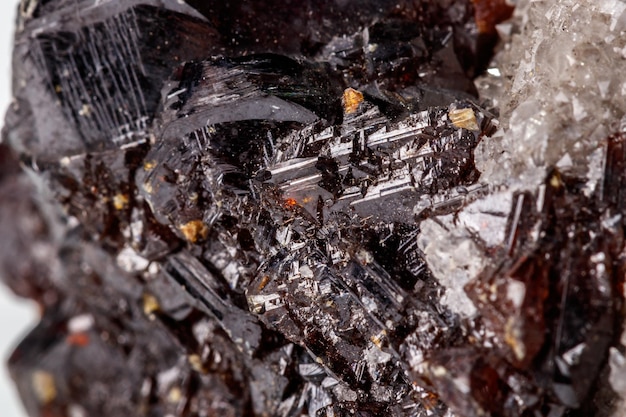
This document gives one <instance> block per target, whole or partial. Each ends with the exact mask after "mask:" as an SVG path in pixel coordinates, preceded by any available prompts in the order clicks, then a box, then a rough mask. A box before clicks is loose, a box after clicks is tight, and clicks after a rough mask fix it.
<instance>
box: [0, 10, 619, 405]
mask: <svg viewBox="0 0 626 417" xmlns="http://www.w3.org/2000/svg"><path fill="white" fill-rule="evenodd" d="M22 12H23V13H22V14H21V18H20V21H19V22H18V30H17V32H16V41H15V52H14V78H15V83H14V84H15V91H14V94H15V98H16V100H15V103H14V105H13V106H12V108H11V109H10V111H9V113H8V115H7V123H6V128H5V131H4V139H3V144H0V203H1V204H0V214H1V217H0V230H2V233H3V236H4V237H5V239H4V240H3V242H2V243H0V245H1V247H2V251H1V252H0V276H1V277H2V279H3V280H4V281H5V282H6V283H7V284H8V285H9V286H10V287H11V288H12V289H13V290H14V291H15V292H16V293H18V294H19V295H22V296H26V297H30V298H33V299H35V300H37V301H38V303H39V304H40V305H41V308H42V319H41V323H40V324H39V325H38V326H37V327H36V328H35V329H33V331H32V332H31V333H30V334H29V335H28V336H27V337H26V339H25V340H24V341H23V342H22V343H21V344H20V345H19V346H18V348H17V349H16V350H15V353H14V354H13V356H12V357H11V359H10V368H11V372H12V375H13V377H14V379H15V380H16V383H17V386H18V389H19V391H20V394H21V396H22V399H23V401H24V403H25V405H26V408H27V411H28V413H29V415H31V416H33V417H35V416H42V417H43V416H46V417H51V416H72V417H75V416H87V415H89V416H127V415H133V416H207V415H224V416H301V415H309V416H318V417H323V416H328V417H330V416H337V415H339V416H344V415H359V416H376V415H393V416H427V415H428V416H431V415H434V416H441V417H443V416H449V415H451V413H456V415H458V416H466V417H473V416H489V415H491V416H507V417H513V416H540V415H546V416H550V417H558V416H565V415H568V416H573V415H585V414H580V413H593V412H594V411H595V410H596V408H595V407H596V403H594V398H593V395H594V389H595V387H597V386H599V384H601V383H602V378H604V377H603V376H602V375H603V374H602V368H603V367H604V366H605V365H606V357H607V352H608V349H609V347H610V346H611V344H612V343H614V338H615V335H616V332H615V329H616V328H617V327H618V326H619V325H620V323H619V319H618V317H619V314H618V313H619V310H620V309H621V308H622V300H621V296H620V294H621V289H620V288H619V285H620V284H621V277H622V276H623V274H624V266H623V259H622V256H623V255H622V251H623V220H622V218H621V217H620V216H622V215H623V213H622V211H623V207H624V204H623V201H622V200H623V197H622V194H623V192H622V188H623V186H624V173H623V171H624V161H625V149H626V148H625V146H624V137H623V135H616V136H613V137H611V138H609V140H608V143H607V155H608V158H607V163H606V166H605V172H604V179H603V180H602V181H601V184H599V185H598V186H597V187H596V190H597V192H596V194H594V195H587V194H585V193H584V192H583V191H582V187H581V181H583V179H581V178H579V176H577V174H576V173H575V172H560V171H557V170H554V171H553V172H552V173H551V174H550V175H549V176H548V178H547V179H546V181H545V183H544V184H543V185H541V187H539V189H538V190H529V191H520V192H518V193H516V194H515V196H514V199H513V205H512V207H511V209H510V213H506V214H505V215H504V216H508V232H507V233H508V239H507V241H506V244H503V245H501V246H499V247H496V248H488V250H489V251H490V255H491V257H492V261H491V262H490V264H489V266H488V267H487V268H486V269H485V270H484V271H482V273H480V274H479V276H478V277H477V278H476V279H474V280H472V281H470V282H469V283H468V284H467V285H466V286H465V292H466V293H467V295H468V296H469V298H470V299H471V300H472V301H473V303H474V304H475V306H476V307H477V314H476V315H475V316H474V317H465V316H462V315H460V314H457V313H456V312H454V311H451V310H450V309H449V308H448V307H447V306H446V305H445V304H444V303H442V293H443V290H444V289H443V288H442V286H441V284H440V283H439V281H438V280H437V279H435V278H434V276H433V272H432V271H431V270H429V266H428V263H427V262H426V260H425V257H424V253H422V252H421V251H420V249H419V248H418V243H417V239H418V236H419V235H420V233H421V230H422V229H421V227H422V221H424V220H425V219H435V221H438V220H437V219H438V217H437V216H449V217H454V216H456V215H458V213H459V212H460V211H461V210H462V209H463V208H464V207H466V206H467V205H468V204H469V203H471V202H473V201H476V200H477V199H480V198H481V197H482V196H484V195H486V194H487V193H489V192H491V191H493V190H489V189H488V187H486V186H485V185H483V184H481V183H479V177H480V172H479V170H478V169H477V167H476V165H475V163H474V152H475V150H476V147H477V146H478V145H479V144H480V142H481V140H483V139H484V138H485V137H487V136H490V135H491V134H493V133H494V131H495V130H496V128H497V121H496V120H495V119H494V115H493V114H491V113H490V112H489V111H487V110H485V109H483V108H482V107H481V103H480V102H479V100H478V98H477V97H476V88H475V86H474V84H473V78H474V77H475V76H476V75H477V74H478V73H479V72H480V71H481V70H482V69H483V68H485V67H486V65H487V63H488V60H489V57H490V55H491V53H492V50H491V46H492V44H493V41H494V40H495V39H496V37H495V32H494V27H495V24H496V23H498V22H499V21H501V20H502V19H505V18H506V17H508V16H509V15H510V13H511V9H510V7H509V6H507V5H506V3H505V2H503V1H469V0H467V1H442V2H430V1H403V2H399V3H398V2H396V1H393V2H392V1H386V0H378V1H371V0H368V1H353V0H347V1H332V2H331V1H325V0H323V1H312V0H311V1H304V2H282V1H281V2H278V1H271V0H268V1H255V2H253V1H238V2H217V1H206V2H200V1H191V0H189V1H187V2H179V1H174V0H171V1H169V0H168V1H157V0H144V1H139V0H132V1H125V2H115V1H112V2H95V3H94V2H91V1H87V0H83V1H78V2H76V1H65V0H48V1H40V2H38V3H35V6H34V7H31V8H28V9H25V10H23V11H22ZM15 196H17V197H15ZM9 213H10V214H9ZM609 396H610V395H609ZM576 410H578V411H576ZM576 413H579V414H576ZM586 415H592V414H586Z"/></svg>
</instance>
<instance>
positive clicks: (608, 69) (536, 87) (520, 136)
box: [418, 0, 626, 416]
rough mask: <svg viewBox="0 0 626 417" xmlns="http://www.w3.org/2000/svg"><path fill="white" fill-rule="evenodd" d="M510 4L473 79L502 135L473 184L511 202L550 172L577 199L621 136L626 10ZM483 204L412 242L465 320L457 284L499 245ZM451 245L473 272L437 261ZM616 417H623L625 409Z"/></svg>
mask: <svg viewBox="0 0 626 417" xmlns="http://www.w3.org/2000/svg"><path fill="white" fill-rule="evenodd" d="M515 3H516V10H515V14H514V17H513V18H512V19H511V20H510V21H507V22H505V23H502V24H500V25H499V27H498V29H499V31H500V34H501V36H502V38H503V40H504V42H503V45H502V48H501V50H500V52H499V53H498V54H497V55H496V58H495V59H494V61H493V64H492V66H491V68H490V69H489V70H488V71H487V73H486V75H485V76H484V77H482V78H481V79H479V80H478V86H479V90H480V93H481V96H482V98H483V99H488V100H490V101H491V103H492V104H493V106H494V108H497V109H499V112H500V114H499V120H500V130H499V131H498V132H497V133H496V134H495V135H493V136H492V137H491V138H485V139H484V140H483V141H482V143H481V144H480V145H479V148H478V149H477V152H476V165H477V167H478V168H479V170H480V171H481V172H482V177H481V182H482V183H483V184H484V185H486V186H488V188H489V189H491V190H492V194H491V196H494V195H496V196H497V195H498V194H500V195H501V196H508V197H510V193H511V192H513V191H515V190H531V191H534V190H536V189H537V187H538V186H539V185H540V184H541V183H542V182H543V181H544V180H545V177H546V173H547V171H548V170H549V169H550V168H551V167H554V166H557V167H559V168H561V169H566V170H570V171H573V172H575V173H577V174H579V175H581V176H586V177H587V178H588V182H587V190H585V191H586V192H587V193H591V192H593V189H594V187H595V185H596V184H597V183H598V180H599V179H600V178H601V177H602V175H603V163H604V156H605V149H606V144H607V142H606V140H607V137H608V136H609V135H610V134H612V133H615V132H618V131H620V130H621V131H624V130H626V117H625V114H626V1H624V0H518V1H517V2H515ZM491 196H489V197H481V198H479V199H478V200H477V202H474V203H472V204H469V205H467V206H466V208H465V209H463V210H462V211H461V212H460V213H459V214H457V215H456V216H454V217H453V216H444V217H440V218H437V219H434V220H427V221H425V222H424V223H422V234H421V236H420V238H419V241H418V244H419V245H420V249H421V250H422V251H423V252H424V254H425V256H426V259H427V262H428V263H429V267H430V269H431V271H433V274H434V275H435V276H436V277H437V278H438V279H439V281H440V282H441V283H442V285H444V286H445V287H446V288H447V291H448V293H449V294H448V297H447V299H448V300H449V301H450V303H449V307H450V308H451V309H452V310H454V311H456V312H458V313H460V314H462V315H465V316H471V315H472V314H474V313H475V308H473V306H472V305H471V301H470V300H469V299H467V298H466V297H464V296H463V294H462V288H463V285H464V284H465V283H466V282H468V281H469V280H471V279H473V278H474V277H475V276H476V274H477V273H478V272H479V271H480V267H481V266H482V265H485V264H486V263H487V262H488V261H489V260H488V256H487V255H486V254H485V252H484V251H481V250H480V249H478V247H479V246H483V247H484V246H487V247H494V246H497V245H498V244H503V243H504V242H503V241H502V239H504V237H503V235H502V234H503V233H504V224H503V222H502V217H498V216H495V217H493V219H492V220H493V221H490V219H483V218H479V217H480V216H482V217H484V214H481V213H480V210H476V206H480V205H481V204H482V203H481V202H484V203H488V202H487V199H489V198H491ZM506 200H507V202H509V203H510V202H511V199H510V198H508V199H506ZM496 208H497V210H496V211H498V212H499V211H502V210H501V207H496ZM511 209H514V208H512V207H509V209H508V210H509V211H510V210H511ZM505 211H506V210H505ZM492 214H493V213H492ZM504 219H506V217H504ZM472 224H474V225H475V224H482V225H483V227H484V228H485V229H486V230H487V231H488V233H489V234H490V237H491V238H492V239H483V238H482V237H481V233H480V230H478V231H477V230H473V229H475V227H474V228H472V227H471V225H472ZM477 232H478V233H477ZM477 236H478V238H479V239H481V240H482V241H483V242H482V244H481V245H477V244H476V237H477ZM496 236H502V237H501V238H500V239H501V240H500V241H498V239H495V238H494V237H496ZM494 239H495V240H494ZM451 243H453V244H454V245H455V247H457V248H459V250H461V249H462V250H463V251H464V252H465V253H466V255H470V257H471V258H473V259H474V261H473V263H472V265H468V264H467V257H463V256H454V255H455V254H456V255H458V254H457V252H458V251H456V252H455V251H452V255H449V256H442V253H446V252H445V251H442V250H441V248H442V247H449V246H450V244H451ZM448 252H449V251H448ZM477 254H479V255H478V256H477ZM458 259H465V260H464V261H462V262H459V261H457V260H458ZM622 342H623V343H624V344H626V331H625V332H624V335H623V336H622ZM609 363H610V367H611V370H610V378H609V381H610V383H611V385H612V388H613V390H615V391H616V392H617V393H618V394H620V395H622V396H623V398H624V399H625V401H626V357H624V356H623V355H622V353H620V352H619V350H618V349H616V348H612V349H611V357H610V362H609ZM614 415H615V416H624V415H626V406H625V405H624V403H622V404H621V406H618V408H617V409H616V410H615V411H614Z"/></svg>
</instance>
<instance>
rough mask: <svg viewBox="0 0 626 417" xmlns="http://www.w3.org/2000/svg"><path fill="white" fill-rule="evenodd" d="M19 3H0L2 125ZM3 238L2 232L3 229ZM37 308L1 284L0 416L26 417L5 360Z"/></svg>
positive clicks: (7, 0)
mask: <svg viewBox="0 0 626 417" xmlns="http://www.w3.org/2000/svg"><path fill="white" fill-rule="evenodd" d="M16 10H17V1H16V0H2V3H0V124H1V125H3V124H4V113H5V110H6V108H7V106H8V105H9V102H10V100H11V44H12V42H13V26H14V18H15V12H16ZM0 239H2V231H1V230H0ZM36 316H37V312H36V309H35V306H34V305H33V304H31V303H29V302H27V301H24V300H21V299H18V298H16V297H15V296H14V295H13V294H12V293H11V292H10V291H9V290H8V289H7V288H6V287H5V286H4V285H1V284H0V355H1V360H2V363H1V364H0V370H1V372H0V416H2V417H24V416H25V415H26V413H25V411H24V409H23V408H22V404H21V402H20V400H19V398H18V396H17V392H16V390H15V388H14V386H13V382H12V381H11V379H10V377H9V373H8V371H7V367H6V361H7V359H8V357H9V355H10V354H11V352H12V350H13V348H14V347H15V346H16V344H17V343H18V342H19V341H20V339H21V338H22V337H23V336H24V334H25V333H27V332H28V329H29V328H31V327H32V326H33V325H34V324H35V323H36V321H37V318H36Z"/></svg>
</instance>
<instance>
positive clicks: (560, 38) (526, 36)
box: [476, 0, 626, 188]
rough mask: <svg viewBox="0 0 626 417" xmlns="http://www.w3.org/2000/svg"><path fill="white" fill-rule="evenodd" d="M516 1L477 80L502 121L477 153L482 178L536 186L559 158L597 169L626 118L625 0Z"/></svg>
mask: <svg viewBox="0 0 626 417" xmlns="http://www.w3.org/2000/svg"><path fill="white" fill-rule="evenodd" d="M517 3H518V4H517V5H516V12H515V17H514V19H513V20H512V21H511V22H507V23H504V24H502V25H500V31H501V33H502V35H503V36H504V37H505V38H507V37H508V39H506V40H507V42H506V43H505V45H504V47H503V50H502V51H501V52H500V54H499V55H498V56H497V57H496V59H495V61H494V69H493V70H491V71H488V73H487V76H486V77H485V78H484V79H483V80H481V81H480V82H479V85H480V86H482V89H481V90H482V91H481V93H482V94H483V96H485V97H489V98H492V99H493V100H494V104H496V106H497V107H498V108H499V109H500V122H501V126H502V130H501V131H500V132H499V133H498V134H496V135H495V136H494V137H493V138H491V139H487V140H485V141H484V142H483V145H482V147H481V152H479V153H478V155H477V158H476V162H477V164H478V165H479V168H480V169H481V171H482V172H483V177H482V180H483V181H485V182H487V183H490V184H492V185H496V184H497V185H500V184H505V185H507V186H513V187H515V188H518V187H521V188H534V187H535V186H536V184H538V183H539V182H540V181H542V180H543V178H544V176H545V172H546V169H547V167H550V166H554V165H557V166H560V167H563V168H566V167H567V168H570V167H574V168H575V169H578V170H582V171H583V172H582V173H589V174H591V175H593V174H594V172H593V170H594V168H595V166H596V165H597V162H598V161H601V158H598V153H601V152H602V149H603V146H604V145H605V142H604V140H605V139H606V137H607V136H608V135H609V134H611V133H614V132H615V131H617V130H619V129H623V128H624V125H625V123H626V120H625V119H624V114H626V77H624V74H626V2H624V1H623V0H556V1H555V0H545V1H541V0H519V1H518V2H517ZM516 32H517V33H516ZM585 171H587V172H585Z"/></svg>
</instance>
